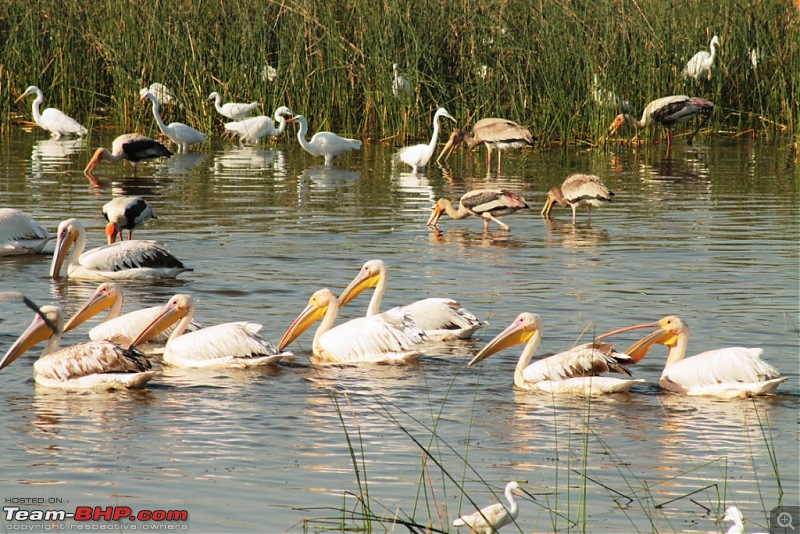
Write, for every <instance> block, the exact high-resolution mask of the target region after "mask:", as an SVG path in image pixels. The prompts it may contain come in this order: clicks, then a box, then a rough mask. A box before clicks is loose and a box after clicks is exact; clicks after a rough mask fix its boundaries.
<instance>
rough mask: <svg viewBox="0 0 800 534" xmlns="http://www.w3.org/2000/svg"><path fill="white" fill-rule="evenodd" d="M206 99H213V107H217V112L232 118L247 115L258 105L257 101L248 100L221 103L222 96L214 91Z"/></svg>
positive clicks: (236, 118)
mask: <svg viewBox="0 0 800 534" xmlns="http://www.w3.org/2000/svg"><path fill="white" fill-rule="evenodd" d="M208 100H213V101H214V107H215V108H216V109H217V113H219V114H220V115H222V116H223V117H228V118H229V119H233V120H239V119H243V118H244V117H247V116H248V115H250V114H251V113H252V112H253V111H254V110H255V109H256V108H257V107H258V102H250V103H249V104H243V103H240V102H228V103H227V104H224V105H221V104H222V97H221V96H220V95H219V93H218V92H216V91H214V92H213V93H211V94H210V95H208Z"/></svg>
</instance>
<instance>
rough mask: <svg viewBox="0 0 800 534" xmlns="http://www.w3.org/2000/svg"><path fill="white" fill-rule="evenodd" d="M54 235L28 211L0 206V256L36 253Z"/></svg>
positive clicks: (54, 235)
mask: <svg viewBox="0 0 800 534" xmlns="http://www.w3.org/2000/svg"><path fill="white" fill-rule="evenodd" d="M55 237H56V234H51V233H50V232H48V231H47V230H46V229H45V228H44V227H43V226H42V225H41V224H39V223H37V222H36V221H35V220H34V219H33V217H31V216H30V215H29V214H28V213H25V212H24V211H22V210H18V209H15V208H0V256H14V255H18V254H38V253H39V252H41V251H42V249H43V248H44V246H45V245H46V244H47V243H48V242H50V241H51V240H53V239H55Z"/></svg>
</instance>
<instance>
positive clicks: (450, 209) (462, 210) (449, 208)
mask: <svg viewBox="0 0 800 534" xmlns="http://www.w3.org/2000/svg"><path fill="white" fill-rule="evenodd" d="M442 204H443V205H444V211H445V212H446V213H447V214H448V215H449V216H450V218H451V219H463V218H464V217H466V216H468V215H470V212H469V210H468V209H467V207H466V206H464V205H463V204H459V205H458V209H456V208H455V206H453V203H452V202H450V201H449V200H447V199H444V202H443V203H442Z"/></svg>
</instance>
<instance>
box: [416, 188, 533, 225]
mask: <svg viewBox="0 0 800 534" xmlns="http://www.w3.org/2000/svg"><path fill="white" fill-rule="evenodd" d="M527 208H528V204H527V203H526V202H525V199H524V198H522V197H521V196H519V195H518V194H517V193H514V192H513V191H507V190H505V189H500V190H496V189H475V190H473V191H469V192H467V193H465V194H464V196H462V197H461V200H460V201H459V206H458V209H455V207H453V203H452V202H450V200H449V199H446V198H440V199H439V200H437V201H436V206H434V207H433V213H431V216H430V218H429V219H428V228H431V229H437V228H436V224H437V223H438V222H439V218H440V217H441V216H442V213H443V212H446V213H447V214H448V215H449V216H450V217H451V218H453V219H463V218H465V217H468V216H469V215H474V216H476V217H480V218H481V219H483V229H484V230H488V229H489V221H494V222H496V223H497V224H499V225H500V227H501V228H502V229H503V230H505V231H508V230H510V229H511V228H509V226H508V225H507V224H505V223H503V222H502V221H500V220H499V219H497V217H502V216H503V215H510V214H512V213H516V212H517V211H519V210H522V209H527Z"/></svg>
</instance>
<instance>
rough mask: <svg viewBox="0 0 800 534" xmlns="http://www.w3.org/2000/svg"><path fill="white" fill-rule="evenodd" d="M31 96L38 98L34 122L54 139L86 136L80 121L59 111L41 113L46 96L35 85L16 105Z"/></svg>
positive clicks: (50, 110) (35, 101)
mask: <svg viewBox="0 0 800 534" xmlns="http://www.w3.org/2000/svg"><path fill="white" fill-rule="evenodd" d="M30 94H35V95H36V98H35V99H34V101H33V121H34V122H35V123H36V124H38V125H39V126H40V127H42V128H44V129H45V130H47V131H48V132H50V135H51V136H52V137H53V138H54V139H59V138H60V137H61V136H62V135H70V134H76V135H78V136H84V135H86V133H87V132H86V128H84V127H83V126H81V125H80V124H79V123H78V121H76V120H75V119H73V118H72V117H70V116H68V115H67V114H66V113H64V112H63V111H61V110H59V109H56V108H47V109H45V110H44V112H42V113H39V106H40V105H41V103H42V101H43V100H44V95H43V94H42V90H41V89H39V88H38V87H36V86H34V85H31V86H30V87H28V88H27V89H26V90H25V92H24V93H22V94H21V95H20V96H19V98H17V99H16V100H15V101H14V103H15V104H16V103H17V102H19V101H20V100H22V99H23V98H25V97H26V96H28V95H30Z"/></svg>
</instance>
